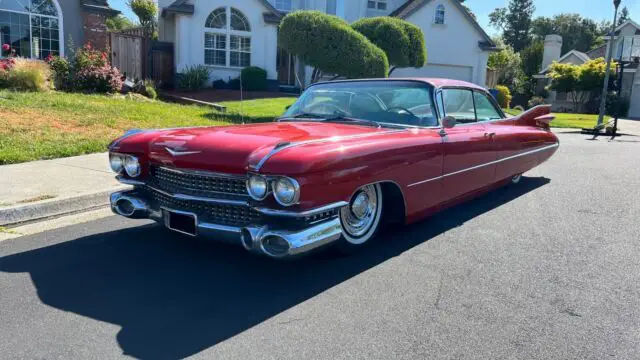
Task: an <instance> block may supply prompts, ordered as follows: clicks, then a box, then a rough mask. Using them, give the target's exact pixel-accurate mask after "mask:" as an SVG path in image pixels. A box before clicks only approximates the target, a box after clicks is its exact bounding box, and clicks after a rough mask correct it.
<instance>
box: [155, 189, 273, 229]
mask: <svg viewBox="0 0 640 360" xmlns="http://www.w3.org/2000/svg"><path fill="white" fill-rule="evenodd" d="M147 192H148V195H149V196H148V198H149V201H150V202H151V207H152V208H154V209H159V208H167V209H170V210H180V211H187V212H192V213H194V214H196V215H197V216H198V220H199V221H200V222H208V223H213V224H219V225H228V226H238V227H243V226H248V225H255V224H259V223H260V220H261V215H260V213H258V212H257V211H255V210H253V209H252V208H250V207H248V206H238V205H223V204H214V203H209V202H204V201H194V200H179V199H175V198H173V197H170V196H168V195H165V194H162V193H160V192H157V191H154V190H151V189H148V190H147Z"/></svg>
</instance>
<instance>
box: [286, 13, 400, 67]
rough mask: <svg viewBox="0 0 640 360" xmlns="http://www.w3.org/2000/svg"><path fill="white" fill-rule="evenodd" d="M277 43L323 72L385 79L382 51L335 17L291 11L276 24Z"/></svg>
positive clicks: (386, 60) (384, 57)
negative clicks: (277, 29)
mask: <svg viewBox="0 0 640 360" xmlns="http://www.w3.org/2000/svg"><path fill="white" fill-rule="evenodd" d="M280 43H281V45H282V47H283V48H284V49H286V50H287V51H289V52H290V53H291V54H294V55H296V56H299V57H300V58H301V59H302V60H303V61H304V62H306V63H307V64H309V65H311V66H313V67H315V68H317V69H319V70H321V71H323V72H326V73H332V74H337V75H340V76H344V77H347V78H363V77H386V76H387V73H388V72H389V61H388V59H387V55H386V54H385V53H384V51H383V50H382V49H380V48H379V47H377V46H375V45H374V44H373V43H371V41H369V40H368V39H367V38H366V37H365V36H364V35H362V34H360V33H359V32H357V31H355V30H354V29H353V28H351V26H349V24H348V23H347V22H346V21H344V20H342V19H341V18H339V17H337V16H332V15H327V14H325V13H322V12H320V11H294V12H292V13H290V14H289V15H287V16H285V17H284V18H283V19H282V22H281V23H280Z"/></svg>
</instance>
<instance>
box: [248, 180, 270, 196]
mask: <svg viewBox="0 0 640 360" xmlns="http://www.w3.org/2000/svg"><path fill="white" fill-rule="evenodd" d="M254 179H255V180H261V181H262V182H264V194H263V195H262V196H259V195H258V194H256V193H255V192H254V191H253V189H252V185H251V180H254ZM246 188H247V193H248V194H249V196H250V197H251V198H252V199H253V200H256V201H262V200H264V199H266V198H267V196H269V193H270V192H271V186H270V182H269V179H267V178H266V177H264V176H262V175H257V174H251V175H249V177H248V178H247V181H246Z"/></svg>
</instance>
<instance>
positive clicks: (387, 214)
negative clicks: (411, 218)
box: [380, 182, 406, 224]
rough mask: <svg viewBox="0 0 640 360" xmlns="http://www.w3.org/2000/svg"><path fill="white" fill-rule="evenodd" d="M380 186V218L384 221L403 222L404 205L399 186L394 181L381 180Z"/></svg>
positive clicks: (404, 215) (404, 214)
mask: <svg viewBox="0 0 640 360" xmlns="http://www.w3.org/2000/svg"><path fill="white" fill-rule="evenodd" d="M380 186H381V187H382V199H383V200H382V201H383V205H382V218H383V220H384V222H385V223H391V224H404V222H405V218H406V206H405V199H404V195H403V194H402V190H401V189H400V186H398V184H396V183H394V182H381V183H380Z"/></svg>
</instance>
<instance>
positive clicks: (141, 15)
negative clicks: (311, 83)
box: [127, 0, 158, 38]
mask: <svg viewBox="0 0 640 360" xmlns="http://www.w3.org/2000/svg"><path fill="white" fill-rule="evenodd" d="M127 5H128V6H129V8H131V11H133V13H134V14H136V16H137V17H138V20H139V21H140V25H141V26H142V28H143V29H144V31H145V34H146V36H147V38H151V37H153V36H154V33H155V31H156V29H157V27H158V26H157V20H156V17H157V16H158V5H157V4H156V3H155V1H154V0H129V2H128V3H127Z"/></svg>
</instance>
